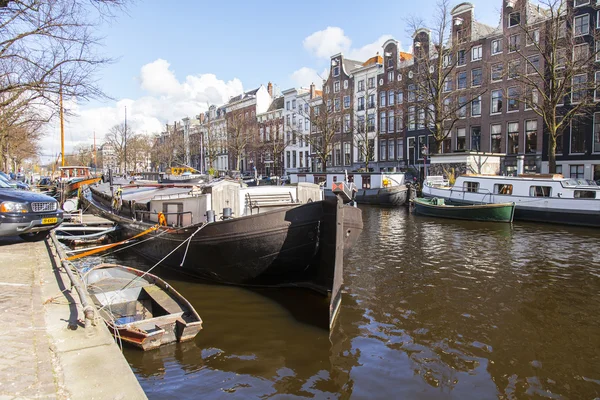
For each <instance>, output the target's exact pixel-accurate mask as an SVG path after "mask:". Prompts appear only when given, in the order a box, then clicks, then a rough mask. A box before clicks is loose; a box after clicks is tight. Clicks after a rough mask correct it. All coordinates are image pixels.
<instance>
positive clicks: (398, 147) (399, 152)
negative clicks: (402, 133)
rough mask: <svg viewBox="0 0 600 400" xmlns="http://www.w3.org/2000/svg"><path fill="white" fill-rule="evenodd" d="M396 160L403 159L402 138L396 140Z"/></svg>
mask: <svg viewBox="0 0 600 400" xmlns="http://www.w3.org/2000/svg"><path fill="white" fill-rule="evenodd" d="M396 158H398V160H401V159H402V158H404V139H402V138H398V139H396Z"/></svg>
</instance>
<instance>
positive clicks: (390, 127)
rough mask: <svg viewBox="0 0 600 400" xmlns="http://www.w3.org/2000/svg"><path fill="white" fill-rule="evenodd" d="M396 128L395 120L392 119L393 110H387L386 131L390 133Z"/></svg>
mask: <svg viewBox="0 0 600 400" xmlns="http://www.w3.org/2000/svg"><path fill="white" fill-rule="evenodd" d="M395 129H396V121H395V120H394V110H390V111H389V112H388V132H390V133H392V132H394V130H395Z"/></svg>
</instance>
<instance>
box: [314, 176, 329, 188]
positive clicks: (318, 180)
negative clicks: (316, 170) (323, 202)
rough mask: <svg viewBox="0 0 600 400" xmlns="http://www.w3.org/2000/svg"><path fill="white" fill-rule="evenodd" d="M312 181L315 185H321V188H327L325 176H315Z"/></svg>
mask: <svg viewBox="0 0 600 400" xmlns="http://www.w3.org/2000/svg"><path fill="white" fill-rule="evenodd" d="M314 180H315V184H317V185H320V184H321V183H323V186H325V187H327V177H326V176H325V175H315V177H314Z"/></svg>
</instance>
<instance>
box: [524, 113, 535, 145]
mask: <svg viewBox="0 0 600 400" xmlns="http://www.w3.org/2000/svg"><path fill="white" fill-rule="evenodd" d="M525 140H526V144H525V150H526V152H527V153H535V152H536V151H537V120H535V119H532V120H529V121H525Z"/></svg>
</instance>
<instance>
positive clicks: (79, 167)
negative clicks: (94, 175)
mask: <svg viewBox="0 0 600 400" xmlns="http://www.w3.org/2000/svg"><path fill="white" fill-rule="evenodd" d="M75 168H78V169H90V167H84V166H83V165H69V166H66V165H65V166H64V167H58V169H75Z"/></svg>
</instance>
